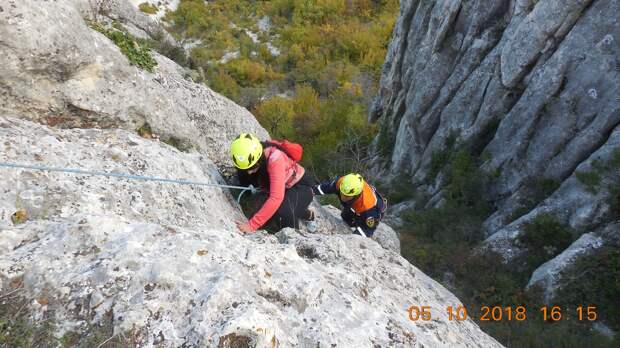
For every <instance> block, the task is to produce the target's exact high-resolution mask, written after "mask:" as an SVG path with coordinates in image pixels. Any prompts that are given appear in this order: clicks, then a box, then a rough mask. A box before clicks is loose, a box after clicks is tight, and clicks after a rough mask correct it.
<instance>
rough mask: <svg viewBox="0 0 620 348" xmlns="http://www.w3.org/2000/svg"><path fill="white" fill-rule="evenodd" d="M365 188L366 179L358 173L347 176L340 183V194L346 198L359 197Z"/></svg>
mask: <svg viewBox="0 0 620 348" xmlns="http://www.w3.org/2000/svg"><path fill="white" fill-rule="evenodd" d="M363 188H364V178H362V176H361V175H359V174H356V173H351V174H347V175H345V176H344V178H342V181H341V182H340V193H342V194H343V195H345V196H357V195H359V194H360V193H362V189H363Z"/></svg>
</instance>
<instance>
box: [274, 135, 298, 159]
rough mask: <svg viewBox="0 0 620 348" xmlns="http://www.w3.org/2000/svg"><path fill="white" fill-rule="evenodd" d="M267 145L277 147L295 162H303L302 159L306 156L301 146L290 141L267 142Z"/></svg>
mask: <svg viewBox="0 0 620 348" xmlns="http://www.w3.org/2000/svg"><path fill="white" fill-rule="evenodd" d="M267 145H268V146H269V145H271V146H275V147H277V148H278V149H279V150H281V151H283V152H284V153H285V154H287V155H288V157H290V158H291V159H292V160H293V161H295V162H299V161H301V157H302V156H303V154H304V148H303V147H302V146H301V145H299V144H297V143H293V142H291V141H288V140H275V139H272V140H267Z"/></svg>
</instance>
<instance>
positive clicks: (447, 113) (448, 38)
mask: <svg viewBox="0 0 620 348" xmlns="http://www.w3.org/2000/svg"><path fill="white" fill-rule="evenodd" d="M619 14H620V3H619V2H618V1H613V0H562V1H560V0H547V1H530V0H518V1H508V0H473V1H459V0H450V1H448V0H446V1H430V0H429V1H416V0H403V1H401V9H400V16H399V19H398V21H397V23H396V26H395V29H394V33H393V40H392V42H391V44H390V46H389V50H388V54H387V58H386V63H385V65H384V67H383V71H382V77H381V88H380V93H379V95H378V96H377V98H376V100H375V103H374V105H373V109H372V112H371V115H370V119H371V121H378V122H380V124H381V127H380V128H381V132H380V135H379V136H378V138H377V139H376V141H375V143H374V151H373V152H374V154H375V158H376V159H377V160H376V163H378V164H377V165H376V166H375V168H374V172H375V174H376V175H377V176H380V177H383V178H387V179H386V181H388V182H389V181H390V180H393V179H394V178H397V177H399V176H400V177H402V174H406V176H408V177H410V178H411V185H412V186H414V187H415V189H416V190H418V191H422V192H425V193H426V194H428V195H430V196H431V197H433V199H431V204H430V206H433V205H436V204H438V203H439V204H440V203H441V202H442V199H441V197H442V194H441V191H442V177H443V176H442V175H441V174H440V175H438V176H437V177H431V178H429V172H430V169H431V162H432V158H433V155H434V154H436V153H438V152H440V151H442V150H445V149H446V142H447V139H449V138H450V136H451V135H452V136H456V139H457V140H456V145H455V147H454V149H452V151H458V150H460V149H467V150H468V151H469V152H470V153H471V154H472V155H473V156H474V158H477V159H479V166H480V169H481V170H482V171H483V172H485V173H489V174H491V173H493V174H494V176H495V179H494V180H490V182H489V183H488V184H487V185H486V186H485V187H481V190H482V191H483V192H484V195H485V197H486V199H487V200H489V201H490V202H491V203H492V204H493V205H494V206H495V212H494V213H493V214H492V215H491V216H490V217H489V218H488V219H487V221H486V222H485V223H484V232H485V233H486V235H487V236H488V237H489V240H488V244H489V245H491V246H493V247H494V248H496V249H497V250H499V251H501V252H502V253H504V254H505V255H506V256H507V258H510V257H511V256H513V255H516V254H518V253H519V250H518V246H516V245H515V243H514V242H515V239H516V238H517V237H518V236H519V235H520V233H521V232H522V227H523V225H524V223H527V222H528V221H531V220H532V219H534V218H535V217H536V216H538V215H539V214H540V213H542V212H545V213H549V214H551V215H553V216H556V217H557V219H558V220H559V221H561V222H563V223H567V224H568V225H570V226H571V227H573V228H575V229H576V230H577V231H588V230H595V229H597V228H599V227H601V226H605V225H607V224H609V223H610V222H613V221H614V220H617V219H619V218H620V217H619V216H617V213H614V212H612V211H610V206H609V203H608V202H609V201H610V199H611V198H613V197H611V195H612V194H616V195H617V194H618V193H617V192H620V191H618V190H617V189H616V188H618V187H620V177H619V176H618V172H620V169H619V167H618V166H617V164H615V167H613V166H612V167H613V169H609V170H601V171H599V173H598V176H599V178H600V180H599V184H598V185H597V187H596V190H595V192H593V190H591V188H589V187H587V186H586V185H584V184H583V180H579V178H577V174H578V173H589V172H592V171H593V170H594V169H592V165H593V164H595V167H596V166H598V167H601V165H600V164H601V163H603V164H605V163H616V162H614V161H615V160H614V158H616V157H615V156H617V155H618V154H620V143H619V142H618V140H617V136H618V132H619V131H620V97H619V96H620V74H619V72H620V69H619V67H620V56H619V54H620V26H619V25H618V18H619ZM429 179H430V180H429ZM541 179H548V180H553V181H554V182H556V183H557V189H555V190H553V191H552V192H548V193H546V194H547V196H545V197H542V198H541V199H540V200H539V201H537V202H534V204H532V202H531V201H530V200H531V197H532V193H531V188H530V187H528V185H529V183H531V182H532V181H536V180H541ZM614 189H616V190H615V191H614ZM614 192H615V193H614ZM427 207H428V206H427ZM418 208H420V207H418ZM617 233H620V231H617Z"/></svg>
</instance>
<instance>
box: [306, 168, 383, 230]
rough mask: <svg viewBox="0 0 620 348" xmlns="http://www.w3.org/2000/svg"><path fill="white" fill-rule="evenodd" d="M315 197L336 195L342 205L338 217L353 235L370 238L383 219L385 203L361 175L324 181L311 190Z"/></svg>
mask: <svg viewBox="0 0 620 348" xmlns="http://www.w3.org/2000/svg"><path fill="white" fill-rule="evenodd" d="M313 191H314V194H315V195H324V194H336V193H337V194H338V198H339V199H340V203H341V204H342V207H343V208H342V213H341V214H340V216H341V217H342V220H344V222H346V223H347V224H348V225H349V226H350V227H351V228H352V229H353V233H354V234H358V235H361V236H364V237H372V235H373V234H374V233H375V230H376V229H377V226H378V225H379V222H380V221H381V219H382V218H383V214H384V212H385V209H386V207H387V203H386V201H385V200H384V198H383V197H381V195H380V194H379V193H378V192H377V190H376V189H375V188H374V187H373V186H371V185H369V184H368V183H367V182H366V181H365V180H364V178H362V176H361V175H359V174H355V173H351V174H348V175H345V176H341V177H339V178H336V179H335V180H330V181H325V182H323V183H322V184H320V185H318V186H316V187H314V188H313Z"/></svg>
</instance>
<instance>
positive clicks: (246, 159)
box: [230, 133, 263, 169]
mask: <svg viewBox="0 0 620 348" xmlns="http://www.w3.org/2000/svg"><path fill="white" fill-rule="evenodd" d="M230 154H231V155H232V160H233V163H234V164H235V167H237V168H239V169H248V168H251V167H252V166H253V165H255V164H256V162H258V160H259V159H260V157H261V156H262V155H263V145H262V144H261V143H260V140H258V138H257V137H256V136H254V135H252V134H250V133H241V134H239V136H238V137H237V138H235V140H233V142H232V144H231V145H230Z"/></svg>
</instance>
